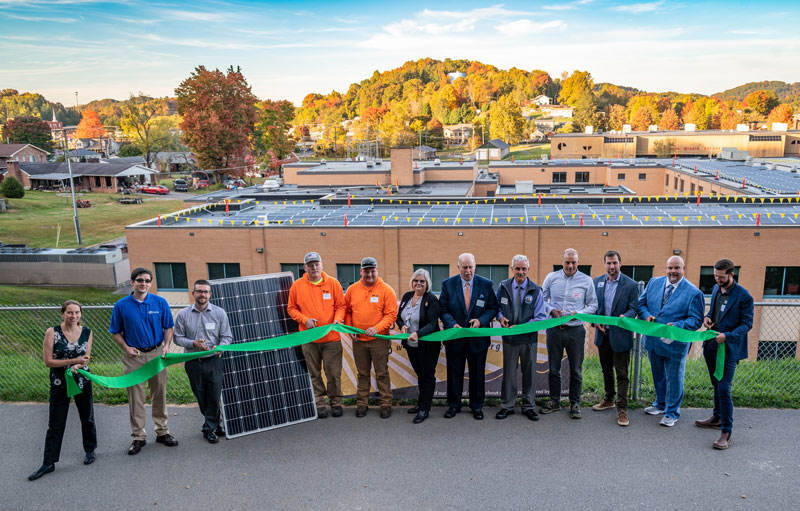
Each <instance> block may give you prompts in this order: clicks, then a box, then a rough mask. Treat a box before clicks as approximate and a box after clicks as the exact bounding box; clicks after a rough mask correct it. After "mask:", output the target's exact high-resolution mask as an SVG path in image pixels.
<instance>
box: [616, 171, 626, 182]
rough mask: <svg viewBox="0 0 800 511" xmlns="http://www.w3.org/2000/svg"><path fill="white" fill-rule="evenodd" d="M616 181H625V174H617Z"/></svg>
mask: <svg viewBox="0 0 800 511" xmlns="http://www.w3.org/2000/svg"><path fill="white" fill-rule="evenodd" d="M617 181H625V174H624V173H623V172H620V173H619V174H617Z"/></svg>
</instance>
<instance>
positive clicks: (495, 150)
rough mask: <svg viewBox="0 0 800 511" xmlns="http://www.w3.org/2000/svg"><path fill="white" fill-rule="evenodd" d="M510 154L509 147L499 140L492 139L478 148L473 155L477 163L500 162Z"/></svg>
mask: <svg viewBox="0 0 800 511" xmlns="http://www.w3.org/2000/svg"><path fill="white" fill-rule="evenodd" d="M509 152H511V146H510V145H508V144H506V143H505V142H503V141H502V140H500V139H499V138H495V139H492V140H490V141H488V142H486V143H485V144H483V145H482V146H480V147H478V149H477V150H476V151H475V154H476V156H477V158H478V161H481V160H502V159H503V158H505V157H506V156H507V155H508V153H509Z"/></svg>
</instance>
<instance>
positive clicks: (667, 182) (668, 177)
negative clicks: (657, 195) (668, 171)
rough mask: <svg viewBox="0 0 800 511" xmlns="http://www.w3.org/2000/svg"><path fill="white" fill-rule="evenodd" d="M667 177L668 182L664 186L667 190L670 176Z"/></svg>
mask: <svg viewBox="0 0 800 511" xmlns="http://www.w3.org/2000/svg"><path fill="white" fill-rule="evenodd" d="M666 177H667V180H666V182H665V183H664V186H666V187H667V188H669V176H666Z"/></svg>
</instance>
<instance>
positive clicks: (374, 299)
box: [369, 296, 378, 303]
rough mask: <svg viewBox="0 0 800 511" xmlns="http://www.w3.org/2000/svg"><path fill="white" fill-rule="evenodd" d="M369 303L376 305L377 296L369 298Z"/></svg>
mask: <svg viewBox="0 0 800 511" xmlns="http://www.w3.org/2000/svg"><path fill="white" fill-rule="evenodd" d="M369 303H378V297H377V296H370V297H369Z"/></svg>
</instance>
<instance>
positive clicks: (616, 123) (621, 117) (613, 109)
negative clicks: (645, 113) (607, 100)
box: [606, 105, 628, 131]
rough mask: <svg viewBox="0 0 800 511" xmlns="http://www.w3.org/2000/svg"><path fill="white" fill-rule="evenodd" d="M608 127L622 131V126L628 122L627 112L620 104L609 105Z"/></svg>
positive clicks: (607, 114)
mask: <svg viewBox="0 0 800 511" xmlns="http://www.w3.org/2000/svg"><path fill="white" fill-rule="evenodd" d="M606 118H607V119H608V129H610V130H616V131H622V126H623V125H625V124H627V123H628V114H627V113H626V112H625V107H624V106H622V105H611V106H610V107H608V109H607V113H606Z"/></svg>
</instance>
